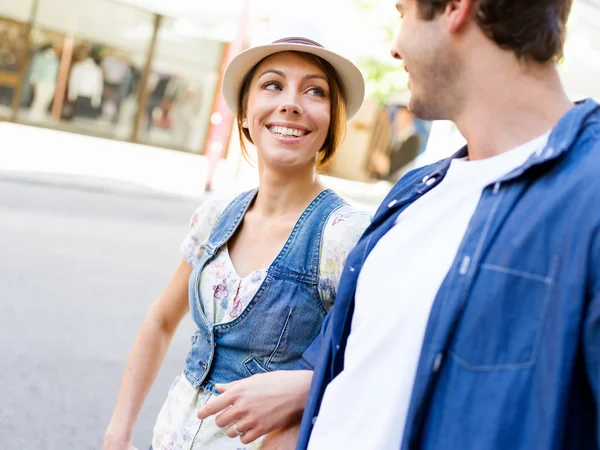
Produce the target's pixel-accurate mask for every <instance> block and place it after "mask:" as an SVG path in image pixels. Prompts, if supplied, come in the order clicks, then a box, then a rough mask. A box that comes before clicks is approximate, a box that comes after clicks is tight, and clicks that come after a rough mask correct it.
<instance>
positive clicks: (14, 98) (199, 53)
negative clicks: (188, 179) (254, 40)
mask: <svg viewBox="0 0 600 450" xmlns="http://www.w3.org/2000/svg"><path fill="white" fill-rule="evenodd" d="M206 28H207V27H206V24H202V23H195V22H193V20H190V19H186V18H181V17H170V16H168V15H166V14H161V13H160V12H155V11H152V12H151V11H146V10H144V9H142V8H141V7H140V6H138V5H137V4H136V3H135V2H133V1H131V2H119V1H115V0H86V1H85V2H82V1H80V0H20V1H19V2H2V3H1V4H0V120H12V121H16V122H20V123H25V124H31V125H37V126H42V127H50V128H55V129H59V130H65V131H70V132H75V133H83V134H90V135H95V136H101V137H107V138H112V139H120V140H130V141H133V142H140V143H147V144H151V145H158V146H162V147H168V148H175V149H179V150H184V151H189V152H194V153H202V152H203V149H204V148H205V143H206V139H207V136H208V132H209V127H210V126H211V121H210V117H211V114H212V109H213V106H214V104H215V94H216V88H217V84H218V83H217V81H218V79H219V70H220V68H221V65H222V59H223V56H224V50H225V47H226V45H227V44H226V41H225V40H221V39H218V38H212V37H211V35H210V33H209V32H208V33H207V32H206Z"/></svg>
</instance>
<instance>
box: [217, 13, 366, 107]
mask: <svg viewBox="0 0 600 450" xmlns="http://www.w3.org/2000/svg"><path fill="white" fill-rule="evenodd" d="M288 25H289V26H287V27H283V28H281V29H280V31H279V32H278V36H277V35H276V36H275V39H273V41H272V43H270V44H266V45H258V46H255V47H251V48H249V49H247V50H244V51H243V52H241V53H240V54H239V55H237V56H236V57H235V58H233V59H232V60H231V62H230V63H229V65H228V66H227V69H226V70H225V74H224V76H223V97H224V98H225V102H226V103H227V106H228V107H229V109H230V110H231V111H232V112H233V114H234V115H236V114H237V107H238V99H239V96H240V90H241V88H242V83H243V82H244V79H245V78H246V75H247V74H248V72H250V71H251V70H252V69H253V68H254V66H256V65H257V64H258V63H259V62H261V61H262V60H263V59H264V58H266V57H267V56H270V55H273V54H275V53H279V52H287V51H297V52H304V53H310V54H313V55H316V56H319V57H320V58H322V59H324V60H325V61H327V62H328V63H329V64H331V66H332V67H333V68H334V69H335V71H336V73H337V76H338V78H339V80H340V83H341V84H342V88H343V91H344V100H345V103H346V113H347V116H348V119H350V118H351V117H352V116H354V114H356V112H357V111H358V110H359V108H360V106H361V105H362V102H363V98H364V96H365V81H364V79H363V76H362V74H361V73H360V70H358V67H356V66H355V65H354V64H353V63H352V62H351V61H350V60H348V59H346V58H344V57H343V56H340V55H339V54H337V53H335V52H333V51H331V50H327V49H326V48H325V45H324V42H325V40H324V37H323V35H322V33H321V32H320V30H319V29H318V28H317V27H316V26H314V24H311V23H310V22H306V21H303V20H298V19H296V20H294V21H293V22H289V24H288Z"/></svg>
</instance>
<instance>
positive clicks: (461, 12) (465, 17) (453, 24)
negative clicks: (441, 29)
mask: <svg viewBox="0 0 600 450" xmlns="http://www.w3.org/2000/svg"><path fill="white" fill-rule="evenodd" d="M476 6H477V0H450V1H449V2H448V4H447V5H446V10H445V11H444V15H445V16H446V19H447V22H448V31H450V32H451V33H454V32H457V31H459V30H460V29H461V28H463V27H464V26H465V25H466V24H467V23H469V21H470V20H471V18H472V16H473V14H474V13H475V11H474V10H475V8H476Z"/></svg>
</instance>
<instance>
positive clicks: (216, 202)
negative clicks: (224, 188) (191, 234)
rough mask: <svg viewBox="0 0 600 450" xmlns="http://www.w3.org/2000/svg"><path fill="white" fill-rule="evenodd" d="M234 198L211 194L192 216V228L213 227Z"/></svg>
mask: <svg viewBox="0 0 600 450" xmlns="http://www.w3.org/2000/svg"><path fill="white" fill-rule="evenodd" d="M231 200H232V198H228V197H224V196H214V195H211V196H210V197H209V198H207V199H206V200H204V201H203V202H202V203H201V204H200V206H198V207H197V208H196V210H195V211H194V213H193V214H192V217H191V218H190V223H189V225H190V229H196V228H198V227H204V228H209V229H212V227H213V226H214V225H215V223H216V222H217V219H218V218H219V216H220V215H221V214H222V213H223V211H225V208H227V205H229V203H231Z"/></svg>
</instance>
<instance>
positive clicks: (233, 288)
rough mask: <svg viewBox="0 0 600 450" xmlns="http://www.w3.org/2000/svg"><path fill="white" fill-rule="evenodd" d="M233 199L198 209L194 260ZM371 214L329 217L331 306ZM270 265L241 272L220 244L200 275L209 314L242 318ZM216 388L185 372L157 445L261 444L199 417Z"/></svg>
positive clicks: (191, 237) (223, 449)
mask: <svg viewBox="0 0 600 450" xmlns="http://www.w3.org/2000/svg"><path fill="white" fill-rule="evenodd" d="M227 204H228V202H226V201H219V200H208V201H206V202H205V203H204V204H203V205H202V206H200V208H198V210H197V211H196V212H195V213H194V214H193V216H192V219H191V221H190V230H189V232H188V234H187V235H186V236H185V238H184V240H183V242H182V244H181V252H182V254H183V257H184V258H185V259H186V261H187V262H188V263H189V264H190V265H193V264H194V262H195V261H196V260H197V259H198V258H199V256H200V255H201V254H202V252H203V251H204V245H205V244H206V242H207V240H208V237H209V235H210V232H211V230H212V228H213V226H214V224H215V222H216V221H217V218H218V216H219V215H220V214H221V212H222V211H223V210H224V209H225V207H226V206H227ZM370 220H371V216H370V214H368V213H366V212H362V211H356V210H354V209H352V208H350V207H349V206H342V207H341V208H339V209H338V210H336V211H335V212H334V213H333V214H332V215H331V217H330V218H329V221H328V223H327V224H326V225H325V230H324V232H323V241H322V247H321V261H320V265H319V293H320V295H321V299H322V300H323V304H324V305H325V307H326V308H327V309H329V308H331V306H332V305H333V302H334V300H335V293H336V289H337V286H338V284H339V278H340V275H341V272H342V269H343V267H344V263H345V262H346V258H347V256H348V253H349V252H350V250H352V248H353V247H354V245H355V244H356V242H357V241H358V239H359V238H360V236H361V235H362V233H363V232H364V230H365V228H366V227H367V226H368V224H369V223H370ZM267 271H268V268H264V269H260V270H256V271H254V272H252V273H250V274H249V275H247V276H245V277H240V276H239V275H238V274H237V273H236V271H235V268H234V266H233V263H232V262H231V258H230V257H229V252H228V249H227V245H224V246H223V247H221V248H220V249H219V251H218V252H217V254H216V255H215V257H214V258H213V259H212V260H211V261H210V263H208V264H207V265H206V267H205V268H204V270H203V271H202V274H201V275H200V281H199V283H200V298H201V300H202V306H203V308H204V312H205V314H206V318H207V319H208V320H212V323H213V324H223V323H227V322H230V321H232V320H234V319H235V318H237V317H238V316H239V315H240V314H241V313H242V312H243V311H244V309H245V308H246V306H247V305H248V304H249V303H250V301H251V300H252V298H253V297H254V295H255V294H256V292H257V291H258V288H259V287H260V285H261V284H262V282H263V280H264V279H265V277H266V275H267ZM213 395H215V394H213V393H211V392H209V391H205V390H204V389H203V388H202V387H200V388H198V389H195V388H194V387H193V386H192V385H191V384H190V383H189V381H188V380H187V379H186V378H185V376H184V375H183V373H180V374H179V375H178V376H177V377H176V378H175V380H174V381H173V383H172V384H171V387H170V389H169V393H168V395H167V399H166V401H165V403H164V404H163V407H162V408H161V411H160V413H159V415H158V418H157V420H156V424H155V427H154V436H153V439H152V448H153V450H256V449H259V448H260V447H261V445H262V440H263V438H261V439H258V440H256V441H254V442H253V443H252V444H242V442H241V441H240V439H239V438H237V437H236V438H235V439H232V438H230V437H228V436H227V435H226V434H225V430H224V429H221V428H219V427H218V426H217V424H216V423H215V418H214V417H209V418H208V419H205V420H199V419H198V418H197V417H196V413H197V411H198V409H200V408H201V407H202V406H203V405H204V404H206V402H207V401H208V400H209V399H210V398H211V397H212V396H213Z"/></svg>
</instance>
